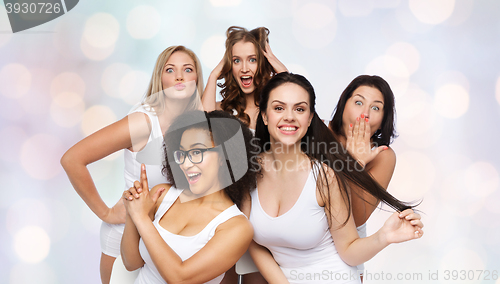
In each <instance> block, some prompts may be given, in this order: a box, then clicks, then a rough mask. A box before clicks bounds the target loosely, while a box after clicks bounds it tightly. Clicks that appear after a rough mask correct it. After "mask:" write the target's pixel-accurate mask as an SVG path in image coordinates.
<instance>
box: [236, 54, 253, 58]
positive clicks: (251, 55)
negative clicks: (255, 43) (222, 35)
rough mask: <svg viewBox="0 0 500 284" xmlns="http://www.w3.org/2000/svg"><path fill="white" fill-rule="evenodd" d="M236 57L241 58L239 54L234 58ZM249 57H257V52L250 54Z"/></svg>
mask: <svg viewBox="0 0 500 284" xmlns="http://www.w3.org/2000/svg"><path fill="white" fill-rule="evenodd" d="M235 57H237V58H241V56H239V55H233V58H235ZM247 57H257V55H256V54H250V55H249V56H247Z"/></svg>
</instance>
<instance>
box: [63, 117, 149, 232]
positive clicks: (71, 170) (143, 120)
mask: <svg viewBox="0 0 500 284" xmlns="http://www.w3.org/2000/svg"><path fill="white" fill-rule="evenodd" d="M148 124H149V120H148V118H147V115H146V114H143V113H134V114H131V115H129V116H127V117H125V118H123V119H122V120H120V121H117V122H115V123H113V124H111V125H109V126H107V127H105V128H103V129H101V130H99V131H97V132H95V133H93V134H91V135H89V136H88V137H86V138H84V139H83V140H81V141H80V142H78V143H77V144H75V145H74V146H73V147H71V148H70V149H69V150H68V151H67V152H66V153H65V154H64V155H63V157H62V158H61V165H62V166H63V168H64V170H65V171H66V174H67V175H68V178H69V180H70V182H71V184H72V185H73V187H74V188H75V190H76V192H77V193H78V194H79V195H80V197H81V198H82V199H83V201H84V202H85V203H86V204H87V206H88V207H89V208H90V209H91V210H92V211H93V212H94V213H95V214H96V215H97V216H98V217H99V218H100V219H101V220H103V221H105V222H107V223H112V224H113V223H124V222H125V209H124V207H123V202H122V201H121V200H120V201H119V202H118V203H117V204H116V205H115V206H113V208H108V206H107V205H106V204H105V203H104V201H103V200H102V198H101V196H100V195H99V193H98V191H97V189H96V187H95V184H94V181H93V180H92V177H91V176H90V172H89V171H88V169H87V165H88V164H91V163H93V162H95V161H97V160H100V159H102V158H104V157H106V156H108V155H110V154H112V153H114V152H116V151H119V150H121V149H126V148H131V147H132V146H133V145H134V144H133V143H132V139H133V140H134V142H136V141H137V143H138V144H140V143H141V141H143V140H144V137H145V139H146V140H145V141H146V142H147V137H149V133H150V131H151V130H150V127H149V128H148ZM144 125H146V127H144ZM131 133H133V135H132V136H133V138H132V139H131ZM143 144H144V143H143Z"/></svg>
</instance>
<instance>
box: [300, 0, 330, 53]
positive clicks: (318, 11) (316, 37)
mask: <svg viewBox="0 0 500 284" xmlns="http://www.w3.org/2000/svg"><path fill="white" fill-rule="evenodd" d="M292 30H293V34H294V36H295V39H296V40H297V41H298V42H299V43H300V44H302V45H303V46H305V47H307V48H311V49H321V48H324V47H325V46H327V45H328V44H329V43H331V42H332V41H333V39H334V38H335V34H336V32H337V20H336V19H335V14H334V13H333V11H332V10H331V9H330V7H328V6H326V5H323V4H318V3H308V4H305V5H303V6H302V7H299V8H298V9H296V11H295V12H294V13H293V23H292Z"/></svg>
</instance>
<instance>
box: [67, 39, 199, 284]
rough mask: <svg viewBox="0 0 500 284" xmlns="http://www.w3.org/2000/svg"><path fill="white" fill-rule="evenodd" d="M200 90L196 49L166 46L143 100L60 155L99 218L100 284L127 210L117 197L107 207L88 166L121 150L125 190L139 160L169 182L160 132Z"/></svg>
mask: <svg viewBox="0 0 500 284" xmlns="http://www.w3.org/2000/svg"><path fill="white" fill-rule="evenodd" d="M202 93H203V75H202V72H201V63H200V61H199V60H198V57H197V56H196V54H194V52H193V51H191V50H190V49H188V48H186V47H184V46H182V45H178V46H171V47H168V48H167V49H165V50H164V51H163V52H162V53H160V55H158V59H157V60H156V64H155V67H154V70H153V74H152V76H151V81H150V83H149V87H148V90H147V91H146V95H145V98H144V99H143V100H142V102H140V103H138V104H137V105H136V106H134V107H133V108H132V110H131V111H130V112H129V114H128V115H127V116H126V117H124V118H123V119H121V120H119V121H117V122H115V123H113V124H111V125H109V126H107V127H104V128H103V129H101V130H99V131H97V132H95V133H93V134H91V135H89V136H88V137H86V138H85V139H83V140H82V141H80V142H78V143H77V144H75V145H74V146H73V147H71V148H70V149H69V150H68V151H67V152H66V153H65V154H64V156H63V157H62V158H61V164H62V166H63V168H64V170H65V171H66V174H67V175H68V178H69V180H70V181H71V184H72V185H73V187H74V188H75V190H76V192H77V193H78V195H80V197H81V198H82V199H83V201H85V203H86V204H87V206H88V207H89V208H90V209H91V210H92V211H93V212H94V213H95V214H96V215H97V217H99V219H101V220H102V225H101V231H100V237H101V252H102V254H101V263H100V272H101V281H102V283H103V284H107V283H109V280H110V277H111V270H112V267H113V263H114V261H115V259H116V258H117V257H118V256H119V255H120V242H121V238H122V235H123V230H124V228H125V224H124V223H125V215H126V213H125V208H124V206H123V202H122V200H121V198H120V199H119V200H118V202H117V203H116V205H114V206H112V207H111V208H109V207H108V206H107V205H106V203H104V201H103V200H102V198H101V196H100V195H99V191H98V190H97V188H96V186H95V184H94V181H93V179H92V177H91V175H90V172H89V170H88V169H87V165H89V164H91V163H93V162H95V161H98V160H100V159H103V158H104V157H106V156H108V155H110V154H112V153H115V152H117V151H120V150H122V149H123V150H124V164H125V169H124V177H125V189H126V188H129V187H131V186H132V185H133V183H134V181H135V180H137V179H139V176H140V170H139V169H140V165H141V163H144V164H145V165H146V167H147V169H148V172H149V179H150V181H152V182H154V183H155V184H158V183H165V182H168V180H166V179H165V177H164V176H163V175H162V174H161V167H162V166H161V165H162V161H161V154H159V153H161V151H162V144H163V134H164V133H165V130H166V129H167V128H168V126H169V125H170V123H171V122H172V120H173V119H174V118H175V117H176V116H178V115H179V114H181V113H183V112H185V111H187V110H194V109H200V107H201V101H200V95H201V94H202ZM108 190H109V189H108ZM120 191H121V189H120Z"/></svg>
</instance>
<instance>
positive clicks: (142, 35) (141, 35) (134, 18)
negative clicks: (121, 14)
mask: <svg viewBox="0 0 500 284" xmlns="http://www.w3.org/2000/svg"><path fill="white" fill-rule="evenodd" d="M160 27H161V17H160V15H159V14H158V11H157V10H156V8H154V7H152V6H145V5H141V6H137V7H135V8H133V9H132V10H131V11H130V13H129V14H128V16H127V31H128V33H129V34H130V36H132V37H133V38H135V39H150V38H152V37H154V36H155V35H156V34H157V33H158V32H159V31H160Z"/></svg>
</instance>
